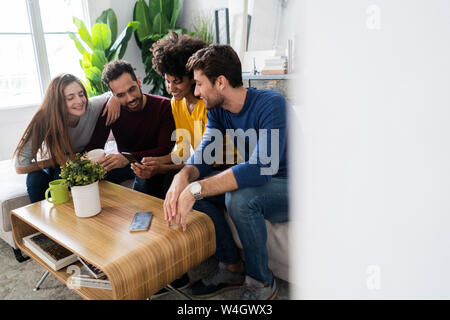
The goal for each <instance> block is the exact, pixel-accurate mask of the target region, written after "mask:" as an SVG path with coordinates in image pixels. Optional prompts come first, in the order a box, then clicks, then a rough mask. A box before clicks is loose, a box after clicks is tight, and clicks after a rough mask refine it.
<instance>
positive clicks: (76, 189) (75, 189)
mask: <svg viewBox="0 0 450 320" xmlns="http://www.w3.org/2000/svg"><path fill="white" fill-rule="evenodd" d="M105 175H106V170H105V168H103V166H102V165H101V164H99V163H94V162H92V161H91V160H89V158H88V157H87V156H86V154H84V155H83V156H82V155H81V154H79V153H77V154H76V155H75V160H74V161H72V160H68V161H67V162H66V163H65V164H64V165H63V166H61V174H60V176H61V178H63V179H65V180H66V181H67V185H68V186H69V187H70V188H71V192H72V199H73V206H74V209H75V214H76V215H77V216H78V217H82V218H88V217H93V216H95V215H97V214H98V213H100V211H102V207H101V204H100V192H99V189H98V181H99V180H101V179H103V178H104V177H105Z"/></svg>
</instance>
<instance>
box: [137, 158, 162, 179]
mask: <svg viewBox="0 0 450 320" xmlns="http://www.w3.org/2000/svg"><path fill="white" fill-rule="evenodd" d="M131 170H133V172H134V174H135V175H137V176H138V177H139V178H141V179H150V178H151V177H153V176H154V175H155V174H158V173H159V172H160V165H159V164H156V163H155V164H153V163H152V164H149V163H146V164H145V165H144V164H141V163H139V162H135V163H132V164H131Z"/></svg>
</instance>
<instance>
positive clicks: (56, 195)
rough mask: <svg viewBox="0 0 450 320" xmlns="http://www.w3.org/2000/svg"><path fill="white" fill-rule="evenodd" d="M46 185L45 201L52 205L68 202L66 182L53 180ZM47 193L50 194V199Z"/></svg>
mask: <svg viewBox="0 0 450 320" xmlns="http://www.w3.org/2000/svg"><path fill="white" fill-rule="evenodd" d="M48 185H49V188H48V189H47V190H46V191H45V200H47V201H48V202H50V203H54V204H60V203H65V202H67V201H69V188H68V187H67V181H66V180H64V179H57V180H53V181H51V182H50V183H49V184H48ZM49 192H51V195H52V197H51V198H49V197H48V193H49Z"/></svg>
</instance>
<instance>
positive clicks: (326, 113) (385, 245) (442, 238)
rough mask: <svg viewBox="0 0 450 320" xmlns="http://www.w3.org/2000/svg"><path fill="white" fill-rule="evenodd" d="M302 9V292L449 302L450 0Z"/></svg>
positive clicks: (298, 208) (298, 151)
mask: <svg viewBox="0 0 450 320" xmlns="http://www.w3.org/2000/svg"><path fill="white" fill-rule="evenodd" d="M374 5H375V7H374ZM297 12H299V13H300V14H299V17H298V21H299V26H298V32H299V34H300V38H299V39H300V47H301V53H300V56H301V63H300V75H301V77H300V79H299V81H298V83H297V87H296V91H297V92H300V100H299V102H298V103H299V105H298V106H297V113H298V115H299V123H300V125H299V124H297V125H296V126H294V127H291V128H292V129H293V130H294V134H293V135H292V136H291V137H292V139H291V142H292V145H291V148H290V150H292V151H293V153H294V157H293V159H292V160H293V161H291V164H296V165H294V166H293V171H292V176H291V178H292V180H291V181H292V182H293V183H294V189H293V190H294V191H295V197H293V206H292V208H293V212H294V213H296V214H297V215H296V216H295V220H296V221H297V228H296V229H295V231H296V232H295V236H296V239H295V245H294V246H292V248H295V251H294V252H293V254H294V255H295V256H296V257H295V262H296V264H295V267H294V268H293V269H294V270H295V273H294V274H293V276H294V277H295V278H296V279H295V282H296V283H297V284H298V290H297V291H296V292H295V295H294V297H295V298H300V299H304V298H306V299H391V298H394V299H397V298H400V299H429V298H439V299H448V298H450V273H449V270H450V254H449V248H450V234H449V226H450V214H449V212H450V197H449V194H450V183H449V181H450V166H449V164H450V149H449V145H450V141H449V140H450V138H449V137H450V126H449V119H450V94H449V88H450V63H449V61H450V60H449V57H450V43H449V42H448V41H447V40H448V39H449V37H450V20H449V19H448V12H450V2H449V1H447V0H436V1H433V3H432V4H431V3H430V2H429V1H425V0H395V1H393V0H376V1H365V0H364V1H361V0H341V1H334V0H306V1H302V6H301V7H300V8H299V9H298V11H297Z"/></svg>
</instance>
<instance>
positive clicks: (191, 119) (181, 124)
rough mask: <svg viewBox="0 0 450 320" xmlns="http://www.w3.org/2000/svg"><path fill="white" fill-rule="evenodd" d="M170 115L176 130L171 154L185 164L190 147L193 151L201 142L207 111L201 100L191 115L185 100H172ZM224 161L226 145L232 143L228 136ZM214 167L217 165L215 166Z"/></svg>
mask: <svg viewBox="0 0 450 320" xmlns="http://www.w3.org/2000/svg"><path fill="white" fill-rule="evenodd" d="M171 104H172V115H173V119H174V120H175V128H176V138H177V140H176V141H177V143H176V149H175V150H174V151H173V152H172V155H174V156H176V157H179V159H180V160H181V161H183V162H186V161H187V160H188V159H189V156H190V147H191V146H192V148H193V149H194V150H195V149H197V147H198V145H199V144H200V142H201V141H202V137H203V134H204V133H205V130H206V123H207V122H208V119H207V117H206V115H207V113H208V111H207V110H206V108H205V103H204V102H203V100H202V99H198V101H197V103H196V104H195V107H194V110H192V113H189V109H188V106H187V102H186V98H183V99H181V100H175V99H173V98H172V100H171ZM224 142H225V143H224V148H223V154H224V161H225V159H226V153H227V152H226V150H227V148H226V145H227V144H229V143H233V141H231V139H230V138H229V137H228V135H225V137H224ZM233 149H234V156H233V159H234V162H233V164H228V166H230V165H234V164H236V163H237V159H238V158H237V157H238V156H237V148H236V147H235V146H233ZM214 166H215V167H218V166H219V165H217V164H215V165H214Z"/></svg>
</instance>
